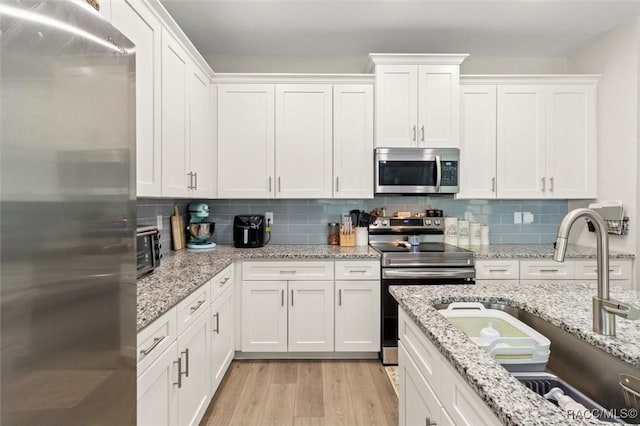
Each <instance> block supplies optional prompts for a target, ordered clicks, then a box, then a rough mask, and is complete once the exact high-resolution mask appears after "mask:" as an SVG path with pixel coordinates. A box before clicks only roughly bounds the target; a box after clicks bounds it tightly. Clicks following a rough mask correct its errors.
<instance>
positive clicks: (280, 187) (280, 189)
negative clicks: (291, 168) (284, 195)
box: [278, 176, 282, 192]
mask: <svg viewBox="0 0 640 426" xmlns="http://www.w3.org/2000/svg"><path fill="white" fill-rule="evenodd" d="M278 192H282V186H281V185H280V176H278Z"/></svg>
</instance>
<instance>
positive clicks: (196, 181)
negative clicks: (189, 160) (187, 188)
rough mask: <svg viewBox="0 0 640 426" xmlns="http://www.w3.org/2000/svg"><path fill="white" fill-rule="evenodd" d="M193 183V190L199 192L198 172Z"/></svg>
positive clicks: (194, 175)
mask: <svg viewBox="0 0 640 426" xmlns="http://www.w3.org/2000/svg"><path fill="white" fill-rule="evenodd" d="M193 181H194V184H193V189H195V190H196V191H197V190H198V172H195V173H194V174H193Z"/></svg>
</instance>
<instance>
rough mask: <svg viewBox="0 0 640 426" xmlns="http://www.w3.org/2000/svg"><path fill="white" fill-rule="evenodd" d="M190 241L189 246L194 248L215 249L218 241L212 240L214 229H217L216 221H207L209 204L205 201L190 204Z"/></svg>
mask: <svg viewBox="0 0 640 426" xmlns="http://www.w3.org/2000/svg"><path fill="white" fill-rule="evenodd" d="M188 211H189V216H190V219H189V225H188V226H187V231H189V241H188V242H187V248H189V249H193V250H204V249H213V248H215V247H216V243H214V242H210V241H209V239H210V238H211V237H212V236H213V231H214V230H215V229H216V224H215V222H207V221H206V220H205V219H206V218H208V217H209V206H208V205H207V204H205V203H194V204H189V208H188Z"/></svg>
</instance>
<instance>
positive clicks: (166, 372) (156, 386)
mask: <svg viewBox="0 0 640 426" xmlns="http://www.w3.org/2000/svg"><path fill="white" fill-rule="evenodd" d="M177 359H178V344H177V343H176V342H173V344H172V345H171V346H170V347H169V348H168V349H167V350H166V351H165V352H164V353H163V354H162V355H161V356H160V357H159V358H157V359H156V360H155V362H154V363H153V364H151V365H150V366H149V368H147V369H146V370H145V372H144V373H142V374H141V375H140V376H139V377H138V382H137V387H138V391H137V392H138V414H137V417H138V419H137V422H136V424H137V425H139V426H161V425H177V424H178V388H177V386H176V385H175V383H176V380H177V373H178V370H177V368H176V367H177V364H176V360H177Z"/></svg>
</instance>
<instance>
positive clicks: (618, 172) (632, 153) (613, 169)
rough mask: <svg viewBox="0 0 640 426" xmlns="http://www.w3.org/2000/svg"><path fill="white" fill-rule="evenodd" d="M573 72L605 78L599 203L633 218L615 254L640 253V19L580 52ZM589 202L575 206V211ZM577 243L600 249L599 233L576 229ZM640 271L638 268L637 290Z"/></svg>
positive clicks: (617, 239) (615, 239) (570, 62)
mask: <svg viewBox="0 0 640 426" xmlns="http://www.w3.org/2000/svg"><path fill="white" fill-rule="evenodd" d="M567 70H568V72H569V73H589V74H602V75H603V76H602V78H601V79H600V81H599V82H598V123H597V125H598V200H599V201H606V200H620V201H622V202H623V203H624V207H625V211H626V215H627V216H629V218H630V221H629V223H630V232H629V235H626V236H615V235H612V236H611V237H610V238H609V241H610V248H611V250H619V251H625V252H631V253H634V254H636V255H638V253H640V233H639V230H640V222H639V221H638V220H639V218H638V212H639V211H640V209H639V208H640V190H639V189H638V185H639V183H640V181H639V178H640V175H639V172H638V166H639V164H640V152H639V150H638V122H639V120H640V109H639V100H640V91H639V89H640V87H639V81H638V79H639V70H640V20H638V19H637V18H634V19H633V20H632V21H630V22H628V23H627V24H624V25H622V26H620V27H618V28H615V29H614V30H612V31H610V32H608V33H606V34H604V35H603V36H600V37H598V38H597V39H595V40H593V41H591V42H589V43H587V44H586V45H585V46H583V47H582V48H580V49H578V50H577V51H576V53H575V54H573V55H571V56H570V57H569V58H568V59H567ZM586 204H588V203H584V202H583V203H581V202H570V203H569V209H574V208H577V207H583V206H585V205H586ZM572 240H573V241H574V242H577V243H578V244H582V245H589V246H595V237H594V234H592V233H589V232H587V231H586V229H582V228H580V232H578V229H575V230H574V237H573V238H572ZM638 269H639V268H638V267H636V268H635V276H636V280H635V282H636V288H640V286H638V277H639V276H640V275H639V274H638Z"/></svg>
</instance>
